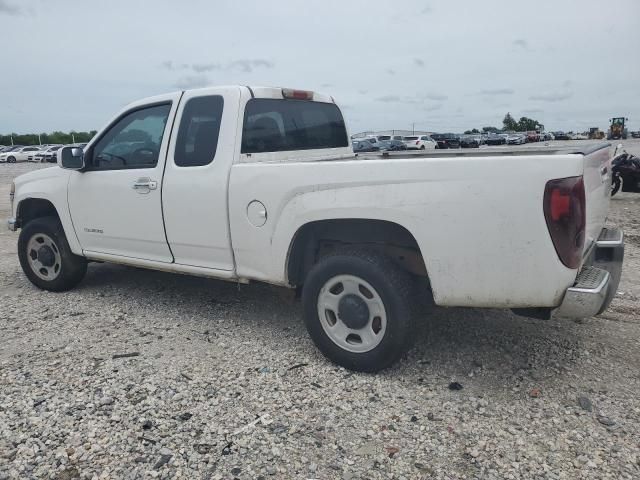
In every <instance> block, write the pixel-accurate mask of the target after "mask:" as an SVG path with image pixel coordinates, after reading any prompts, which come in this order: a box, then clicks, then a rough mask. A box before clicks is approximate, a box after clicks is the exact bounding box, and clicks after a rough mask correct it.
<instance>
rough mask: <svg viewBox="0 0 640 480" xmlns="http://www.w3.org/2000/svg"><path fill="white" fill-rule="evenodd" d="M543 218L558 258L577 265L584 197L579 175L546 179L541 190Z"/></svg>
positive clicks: (582, 241)
mask: <svg viewBox="0 0 640 480" xmlns="http://www.w3.org/2000/svg"><path fill="white" fill-rule="evenodd" d="M544 218H545V220H546V221H547V228H548V229H549V234H550V235H551V240H552V241H553V246H554V247H555V249H556V252H557V253H558V257H560V260H561V261H562V263H564V264H565V266H567V267H569V268H578V267H579V266H580V260H581V259H582V249H583V248H584V239H585V222H586V199H585V194H584V181H583V179H582V176H580V177H568V178H558V179H556V180H550V181H548V182H547V185H546V187H545V189H544Z"/></svg>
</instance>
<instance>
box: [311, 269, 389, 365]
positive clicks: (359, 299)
mask: <svg viewBox="0 0 640 480" xmlns="http://www.w3.org/2000/svg"><path fill="white" fill-rule="evenodd" d="M318 318H319V319H320V324H321V325H322V328H323V330H324V332H325V333H326V334H327V336H328V337H329V338H330V339H331V341H332V342H333V343H335V344H336V345H338V346H339V347H340V348H342V349H344V350H347V351H349V352H354V353H364V352H368V351H370V350H373V349H374V348H375V347H377V346H378V345H379V344H380V342H381V341H382V339H383V338H384V334H385V332H386V329H387V313H386V310H385V308H384V303H383V302H382V298H381V297H380V295H379V294H378V292H377V291H376V290H375V289H374V288H373V287H372V286H371V284H369V283H368V282H366V281H364V280H363V279H361V278H359V277H357V276H355V275H337V276H335V277H333V278H331V279H329V280H328V281H327V282H326V283H325V284H324V285H323V287H322V288H321V289H320V293H319V294H318Z"/></svg>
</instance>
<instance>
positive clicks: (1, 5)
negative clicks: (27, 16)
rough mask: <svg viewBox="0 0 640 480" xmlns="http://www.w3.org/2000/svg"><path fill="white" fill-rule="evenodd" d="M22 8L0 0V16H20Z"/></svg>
mask: <svg viewBox="0 0 640 480" xmlns="http://www.w3.org/2000/svg"><path fill="white" fill-rule="evenodd" d="M22 14H23V11H22V8H20V7H18V6H16V5H13V4H11V3H9V2H7V1H6V0H0V15H22Z"/></svg>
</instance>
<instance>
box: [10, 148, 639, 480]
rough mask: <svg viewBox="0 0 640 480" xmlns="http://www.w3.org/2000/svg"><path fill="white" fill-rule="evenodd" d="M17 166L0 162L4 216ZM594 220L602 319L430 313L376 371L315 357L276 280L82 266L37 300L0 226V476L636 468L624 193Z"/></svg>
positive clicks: (569, 474) (630, 233) (635, 276)
mask: <svg viewBox="0 0 640 480" xmlns="http://www.w3.org/2000/svg"><path fill="white" fill-rule="evenodd" d="M627 143H628V144H629V146H630V149H631V150H634V151H635V153H637V154H640V142H638V141H629V142H627ZM34 168H41V166H40V165H29V164H17V165H3V164H0V216H1V217H2V218H4V217H6V216H7V215H8V204H7V200H6V199H7V193H8V185H9V182H10V180H11V178H13V177H14V176H16V175H18V174H20V173H23V172H25V171H28V170H31V169H34ZM611 219H612V220H613V221H614V222H615V223H617V224H619V225H622V226H623V227H624V229H625V231H626V233H627V253H626V264H625V269H624V272H623V279H622V282H621V284H620V288H619V293H618V295H617V297H616V298H615V300H614V302H613V304H612V306H611V308H610V309H609V311H607V312H605V314H603V315H602V316H600V317H598V318H590V319H587V320H583V321H575V322H574V321H560V320H550V321H540V320H533V319H524V318H520V317H515V316H513V315H512V314H510V313H508V312H503V311H496V310H480V309H471V310H463V309H436V310H435V311H434V312H433V313H432V314H430V315H428V316H427V317H425V319H424V320H425V321H424V322H423V323H422V326H421V330H420V332H419V333H418V338H417V341H416V346H415V347H414V349H413V350H412V351H411V353H410V354H409V355H408V356H407V358H406V359H404V360H403V361H402V362H400V363H399V364H398V365H397V366H395V367H394V368H392V369H390V370H387V371H385V372H383V373H381V374H377V375H367V374H354V373H351V372H349V371H346V370H344V369H341V368H337V367H335V366H334V365H332V364H330V363H328V362H327V361H326V360H325V359H324V358H323V357H322V356H321V355H320V354H319V353H318V352H317V351H316V349H315V348H314V346H313V345H312V343H311V341H310V340H309V339H308V337H307V335H306V332H305V330H304V327H303V324H302V322H301V320H300V318H301V308H300V305H299V304H298V303H297V302H296V301H294V300H293V298H292V296H291V295H290V292H288V291H285V290H282V289H278V288H274V287H270V286H266V285H259V284H255V285H243V286H237V285H235V284H231V283H224V282H218V281H212V280H207V279H200V278H190V277H186V276H180V275H171V274H165V273H158V272H150V271H144V270H140V269H135V268H127V267H122V266H114V265H106V264H92V265H91V266H90V267H89V273H88V275H87V277H86V280H85V281H84V282H83V283H82V284H81V285H80V287H79V288H77V289H76V290H74V291H72V292H68V293H63V294H52V293H47V292H43V291H39V290H37V289H36V288H35V287H33V286H32V285H31V284H30V283H29V282H28V281H27V280H26V278H25V277H24V275H23V274H22V272H21V270H20V267H19V265H18V261H17V256H16V240H17V235H16V234H13V233H10V232H7V231H4V229H2V230H0V292H1V293H0V298H1V308H0V329H1V331H2V333H3V339H2V342H1V343H0V479H6V478H11V479H14V478H15V479H18V478H19V479H25V478H52V479H73V478H87V479H90V478H101V479H102V478H114V479H137V478H194V479H198V478H212V479H214V478H224V479H232V478H238V479H249V478H252V479H255V478H265V479H267V478H285V479H298V478H299V479H305V478H317V479H365V478H367V479H368V478H371V479H376V478H384V479H427V478H441V479H458V478H467V479H471V478H483V479H485V478H486V479H503V478H550V479H555V478H558V479H560V478H566V479H573V478H594V479H602V478H612V479H621V478H628V479H632V478H639V477H640V432H639V428H638V427H639V425H640V399H639V398H638V392H639V391H640V373H639V371H638V369H639V366H640V348H639V340H638V339H639V338H640V315H639V314H640V301H639V298H640V269H639V268H638V266H639V259H640V256H639V253H640V195H633V194H619V195H618V196H616V197H614V198H613V200H612V212H611ZM120 355H124V356H122V357H120V358H119V357H118V356H120ZM451 382H458V383H459V384H460V386H461V387H462V388H461V389H458V390H453V389H450V388H449V387H450V383H451Z"/></svg>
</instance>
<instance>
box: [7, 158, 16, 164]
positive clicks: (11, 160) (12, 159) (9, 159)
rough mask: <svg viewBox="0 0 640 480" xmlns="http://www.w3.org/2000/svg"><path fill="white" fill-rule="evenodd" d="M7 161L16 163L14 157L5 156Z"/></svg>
mask: <svg viewBox="0 0 640 480" xmlns="http://www.w3.org/2000/svg"><path fill="white" fill-rule="evenodd" d="M7 163H16V157H9V158H7Z"/></svg>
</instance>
